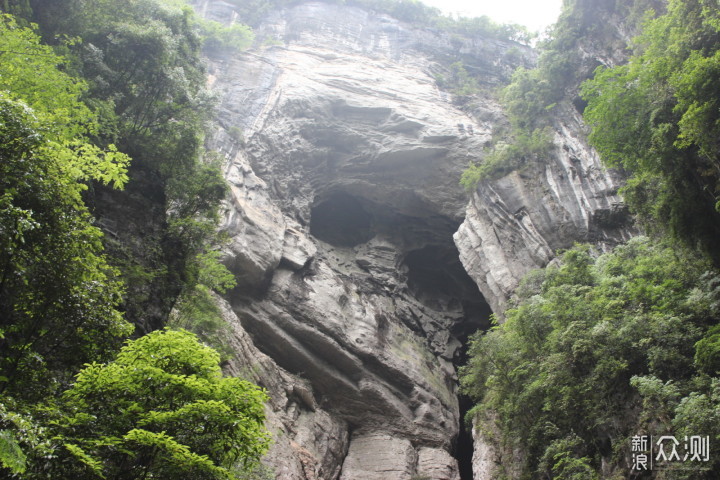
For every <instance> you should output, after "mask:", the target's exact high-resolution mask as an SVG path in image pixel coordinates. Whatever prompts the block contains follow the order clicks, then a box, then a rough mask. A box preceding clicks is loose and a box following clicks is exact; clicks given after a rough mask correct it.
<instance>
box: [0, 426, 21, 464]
mask: <svg viewBox="0 0 720 480" xmlns="http://www.w3.org/2000/svg"><path fill="white" fill-rule="evenodd" d="M25 459H26V457H25V454H24V453H23V451H22V450H21V449H20V446H19V445H18V443H17V441H16V440H15V437H14V436H13V434H12V432H10V431H8V430H0V465H2V466H3V467H5V468H7V469H8V470H10V471H11V472H12V473H24V472H25Z"/></svg>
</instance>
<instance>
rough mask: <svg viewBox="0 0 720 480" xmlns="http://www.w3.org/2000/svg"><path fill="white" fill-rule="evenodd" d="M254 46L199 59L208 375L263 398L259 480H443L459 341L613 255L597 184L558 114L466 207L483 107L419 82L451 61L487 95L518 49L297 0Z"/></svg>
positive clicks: (612, 213) (219, 15) (488, 105)
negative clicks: (493, 313)
mask: <svg viewBox="0 0 720 480" xmlns="http://www.w3.org/2000/svg"><path fill="white" fill-rule="evenodd" d="M196 7H197V9H198V11H199V12H201V13H202V14H203V15H206V16H208V17H210V18H214V19H217V20H220V21H225V22H229V21H231V20H232V18H233V14H232V6H231V4H229V3H225V2H222V1H220V0H198V1H197V2H196ZM256 33H257V36H258V38H264V39H267V38H270V39H273V40H274V43H276V45H274V46H267V47H263V46H258V47H257V48H255V49H252V50H251V51H248V52H245V53H241V54H237V53H234V54H232V55H229V54H227V52H210V59H209V61H210V71H211V76H210V79H209V82H210V85H211V87H212V88H213V90H214V91H215V92H217V94H218V95H219V96H220V98H221V107H220V113H219V117H218V124H219V127H218V129H217V133H216V135H215V137H214V139H212V141H211V143H212V144H213V146H214V147H216V148H217V149H219V150H220V151H221V152H223V153H224V154H225V157H226V159H227V164H226V167H225V170H226V176H227V179H228V182H229V184H230V186H231V191H232V192H231V193H232V194H231V198H230V200H229V201H228V202H227V205H226V207H227V208H226V211H225V222H224V226H223V228H224V229H225V230H226V231H227V232H228V234H229V235H230V237H231V239H232V240H231V243H230V244H229V245H228V246H227V248H226V252H225V253H226V259H225V262H226V264H227V266H228V267H229V268H230V269H231V270H232V271H233V272H234V273H235V275H236V277H237V278H238V288H237V289H236V290H235V291H234V292H232V294H231V295H230V296H229V297H228V299H227V300H228V301H227V303H226V304H224V305H225V312H226V316H227V318H228V321H229V322H231V323H232V325H233V328H234V331H235V337H234V339H233V342H235V344H236V351H237V356H236V358H235V359H234V360H232V362H231V364H230V367H229V369H230V371H231V372H232V373H234V374H238V375H244V376H248V377H250V378H251V379H253V380H255V381H256V382H258V383H259V384H261V385H263V386H265V387H266V388H268V390H269V392H270V393H271V395H272V397H273V400H272V402H271V404H270V406H269V418H270V421H269V424H270V427H271V429H272V430H273V431H274V432H275V433H276V435H275V438H276V443H275V445H274V447H273V450H272V451H271V453H270V454H269V456H268V459H267V463H268V465H271V466H272V467H273V469H274V471H275V474H276V476H277V478H283V479H308V480H309V479H337V478H340V479H342V480H361V479H362V480H367V479H410V478H413V477H415V478H425V477H429V478H432V479H438V480H439V479H446V480H457V479H459V478H460V469H459V467H458V463H457V461H456V459H455V458H453V452H454V445H453V443H454V441H455V439H456V437H457V434H458V431H459V425H460V420H461V418H460V411H459V407H458V401H457V375H456V366H455V363H457V361H458V360H459V359H460V356H461V345H462V342H463V341H464V340H465V339H466V338H467V335H468V334H469V333H471V332H473V331H475V330H477V329H478V328H484V327H487V326H488V323H487V321H488V316H489V314H490V306H492V307H493V308H495V309H498V308H501V307H502V306H503V305H504V303H505V302H506V300H507V297H508V295H509V294H510V292H511V291H512V288H513V287H514V286H515V285H516V284H517V282H518V280H519V278H520V277H521V276H522V274H523V273H525V272H526V271H528V270H529V269H531V268H534V267H536V266H542V265H544V264H545V263H547V262H548V261H549V260H550V259H551V258H552V257H553V252H554V251H555V249H556V248H558V247H563V246H567V245H569V244H571V243H572V242H573V241H575V240H592V241H599V242H608V243H612V242H616V241H618V240H619V239H621V238H623V235H624V233H623V232H624V230H623V229H622V224H623V221H624V217H623V215H624V213H623V210H622V208H621V206H619V204H618V201H619V200H618V198H617V197H616V195H615V191H616V187H617V183H616V181H615V180H614V179H612V178H610V177H608V176H607V175H606V174H605V173H604V172H603V171H602V169H601V168H600V167H599V165H598V162H597V158H596V157H595V156H594V154H593V153H592V152H590V150H589V149H588V147H587V145H586V144H585V142H584V140H583V137H582V135H581V134H580V133H578V132H579V131H580V126H579V125H578V124H577V122H578V120H577V118H576V116H572V115H571V116H570V117H568V120H566V121H565V122H564V123H563V124H562V125H561V126H560V127H558V130H557V132H556V139H555V142H556V145H557V148H556V156H555V157H554V158H553V159H552V161H551V162H550V163H549V164H548V165H546V166H536V167H531V168H528V169H527V170H525V171H522V172H519V173H514V174H512V175H510V176H508V177H506V178H503V179H501V180H499V181H497V182H494V183H493V184H489V185H483V186H482V187H481V188H480V189H478V191H477V192H476V193H475V194H474V195H472V198H471V199H470V202H468V197H467V195H466V194H465V193H464V192H463V190H462V188H461V187H459V185H458V180H459V177H460V174H461V172H462V170H463V169H464V167H465V166H466V165H467V163H468V162H469V161H470V160H474V159H477V158H478V156H479V155H482V149H483V146H484V144H485V143H486V142H487V141H488V140H489V139H490V137H491V131H492V128H493V125H495V124H496V123H497V122H500V121H503V112H502V109H501V107H500V106H499V105H498V103H497V102H496V100H494V99H493V97H492V96H491V95H489V94H488V95H486V96H481V97H478V98H477V99H476V101H475V105H474V107H473V110H472V111H473V112H476V113H474V114H472V115H471V114H468V113H465V112H464V111H462V110H461V109H459V108H458V107H457V106H456V105H455V104H454V103H452V96H451V95H449V94H448V93H447V92H443V91H441V90H439V89H438V87H437V85H436V83H435V81H434V75H435V74H437V73H447V67H445V66H443V65H448V64H449V63H451V62H452V61H454V60H457V59H459V58H462V59H463V61H464V62H465V64H466V65H468V66H469V67H471V68H472V70H473V72H475V73H476V74H477V75H478V78H479V80H480V83H481V85H482V86H483V88H486V89H487V90H488V91H490V90H491V89H492V88H494V87H496V86H498V85H500V84H502V83H503V82H505V81H507V79H508V77H509V74H510V73H511V72H512V71H513V69H514V68H515V67H517V63H512V61H511V59H517V60H515V62H517V61H522V62H532V59H533V53H532V52H531V51H530V50H529V49H527V48H526V47H523V46H521V45H517V44H513V43H511V42H500V41H497V40H488V39H482V38H477V39H472V40H458V39H457V38H451V37H450V36H449V35H443V34H439V33H437V32H432V31H428V30H421V29H413V28H411V27H409V26H407V25H405V24H403V23H401V22H399V21H397V20H395V19H392V18H390V17H388V16H386V15H381V14H376V13H373V12H368V11H364V10H361V9H359V8H354V7H344V6H337V5H329V4H324V3H315V2H313V3H306V4H301V5H297V6H295V7H292V8H289V9H286V10H282V11H278V12H275V13H273V14H271V15H270V16H269V17H268V18H267V19H266V21H265V22H264V23H263V24H262V25H261V26H260V27H259V28H258V29H257V30H256ZM518 52H519V55H518ZM510 53H512V54H510ZM240 130H242V132H243V138H241V137H240V135H238V133H239V131H240ZM453 235H455V240H454V241H453ZM456 245H457V246H456ZM478 287H479V288H478ZM454 362H455V363H454ZM464 475H465V476H464V478H470V475H471V474H470V473H465V474H464Z"/></svg>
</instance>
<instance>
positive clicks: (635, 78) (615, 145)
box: [583, 0, 720, 264]
mask: <svg viewBox="0 0 720 480" xmlns="http://www.w3.org/2000/svg"><path fill="white" fill-rule="evenodd" d="M635 51H636V53H635V55H634V56H633V57H632V58H631V59H630V62H629V63H628V64H627V65H624V66H620V67H615V68H611V69H605V68H601V69H598V71H597V72H596V75H595V77H594V79H592V80H591V81H588V82H587V83H586V84H585V85H584V87H583V95H584V96H585V98H586V99H587V101H588V107H587V109H586V111H585V117H586V119H587V121H588V123H589V124H590V125H591V126H592V133H591V135H590V140H591V142H592V143H593V145H594V146H595V147H596V148H597V149H598V151H599V152H600V154H601V156H602V159H603V161H604V162H605V163H606V164H608V165H611V166H617V167H622V168H624V169H626V170H627V171H628V172H630V174H631V178H630V180H629V181H628V185H627V187H625V189H624V191H623V194H624V197H625V199H626V201H627V203H628V204H629V206H630V207H631V208H632V209H633V210H634V212H636V213H637V214H638V215H639V217H640V219H641V220H642V221H643V222H644V225H645V227H646V228H647V229H648V230H649V231H654V232H667V233H669V234H671V235H672V236H673V237H674V238H676V239H679V240H682V241H684V242H685V243H687V244H689V245H692V246H695V245H699V246H700V247H701V248H702V249H703V250H704V251H705V252H706V253H707V254H709V255H710V256H711V257H712V258H713V259H714V260H715V262H716V264H718V263H720V190H719V189H720V148H718V145H720V144H718V141H717V138H718V134H720V129H719V127H718V125H719V124H720V123H719V120H720V114H719V113H718V100H717V98H718V94H719V93H720V90H718V88H719V87H718V82H717V78H718V73H719V72H720V69H719V67H718V65H720V63H719V62H720V14H719V13H718V9H717V5H716V4H715V3H714V2H710V1H706V0H692V1H677V0H672V1H670V2H669V4H668V10H667V13H666V14H664V15H661V16H659V17H658V18H656V19H654V20H652V21H649V22H648V23H647V24H646V26H645V29H644V31H643V33H642V35H641V36H640V37H639V38H638V39H637V40H636V41H635Z"/></svg>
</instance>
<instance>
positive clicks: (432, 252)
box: [403, 243, 492, 480]
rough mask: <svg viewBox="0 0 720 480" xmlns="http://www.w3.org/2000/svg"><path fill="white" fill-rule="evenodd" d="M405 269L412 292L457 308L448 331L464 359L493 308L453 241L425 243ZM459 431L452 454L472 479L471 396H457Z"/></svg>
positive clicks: (434, 304)
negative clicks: (468, 426)
mask: <svg viewBox="0 0 720 480" xmlns="http://www.w3.org/2000/svg"><path fill="white" fill-rule="evenodd" d="M403 263H404V264H405V265H406V266H407V269H408V273H407V275H408V280H407V284H408V288H409V289H410V291H411V292H412V293H413V295H414V296H415V297H416V298H417V299H418V300H420V301H421V302H423V303H424V304H426V305H427V306H429V307H430V308H432V309H434V310H438V311H445V312H457V313H458V314H459V315H458V318H459V320H457V321H456V322H454V324H453V326H452V328H451V333H452V335H453V336H454V337H455V338H457V339H458V340H459V341H460V342H461V344H462V347H461V348H460V351H459V352H458V354H457V355H456V356H455V358H454V363H455V366H456V367H459V366H461V365H464V364H465V363H466V362H467V345H468V339H469V337H470V336H471V335H472V334H473V333H475V332H476V331H478V330H487V329H488V328H489V327H490V315H491V314H492V311H491V309H490V306H489V305H488V303H487V302H486V301H485V298H484V297H483V296H482V294H481V293H480V290H479V289H478V287H477V285H476V284H475V282H474V281H473V280H472V279H471V278H470V276H469V275H468V274H467V272H466V271H465V268H464V267H463V266H462V263H460V256H459V253H458V251H457V248H456V247H455V244H454V243H450V244H445V245H428V246H425V247H423V248H420V249H417V250H413V251H411V252H409V253H408V254H407V255H406V256H405V259H404V262H403ZM458 402H459V406H460V433H459V434H458V436H457V438H456V439H455V442H454V448H453V456H454V457H455V459H456V460H457V462H458V469H459V473H460V478H461V480H472V478H473V471H472V456H473V439H472V433H471V432H470V431H469V430H467V429H466V428H465V426H464V418H465V414H466V413H467V412H468V410H470V408H472V400H470V399H469V398H468V397H465V396H463V395H459V396H458Z"/></svg>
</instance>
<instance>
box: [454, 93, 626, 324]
mask: <svg viewBox="0 0 720 480" xmlns="http://www.w3.org/2000/svg"><path fill="white" fill-rule="evenodd" d="M583 130H584V128H583V126H582V124H581V121H580V117H579V114H578V113H577V111H576V110H575V109H574V108H571V107H569V106H568V105H565V106H563V107H562V110H561V113H560V114H559V115H558V123H557V126H556V131H555V134H554V139H553V142H554V144H555V153H554V155H553V156H552V158H550V159H549V161H546V162H543V163H542V164H530V165H527V166H526V167H525V168H523V169H521V170H519V171H516V172H513V173H511V174H510V175H507V176H506V177H504V178H501V179H500V180H497V181H494V182H491V183H486V182H483V183H481V184H480V186H479V187H478V188H477V190H476V191H475V192H474V193H473V195H472V199H471V200H470V203H469V204H468V207H467V214H466V217H465V221H464V222H463V224H462V225H461V226H460V228H459V230H458V231H457V232H456V233H455V236H454V238H455V243H456V244H457V247H458V250H459V251H460V259H461V261H462V263H463V265H464V266H465V269H466V270H467V272H468V273H469V274H470V276H471V277H472V278H473V280H475V282H476V283H477V284H478V286H479V287H480V290H481V291H482V292H483V294H484V295H485V298H487V299H488V302H489V303H490V305H491V306H492V309H493V311H495V312H502V311H503V310H504V308H505V304H506V300H507V299H508V298H509V297H510V296H511V295H512V292H513V291H514V290H515V288H516V287H517V286H518V284H519V283H520V280H521V279H522V277H523V276H524V275H525V274H527V273H528V272H529V271H530V270H532V269H535V268H540V267H544V266H545V265H547V264H548V263H549V262H550V261H551V260H552V259H553V258H554V257H555V254H556V252H557V250H559V249H562V248H568V247H571V246H572V245H573V244H574V243H575V242H584V243H592V244H595V245H597V246H598V247H599V248H601V249H607V248H610V247H612V246H614V245H617V244H618V243H620V242H623V241H625V240H627V239H628V238H630V236H631V235H632V234H633V229H632V219H631V218H630V215H629V213H628V212H627V209H626V208H625V206H624V204H623V203H622V202H621V199H620V197H619V196H618V195H617V189H618V188H619V186H620V184H621V178H620V177H619V176H618V175H617V174H615V173H613V172H609V171H607V170H606V169H604V168H603V167H602V165H601V164H600V159H599V158H598V156H597V153H596V152H595V151H594V150H592V149H591V148H590V147H589V146H588V144H587V141H586V139H585V137H584V135H583Z"/></svg>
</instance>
